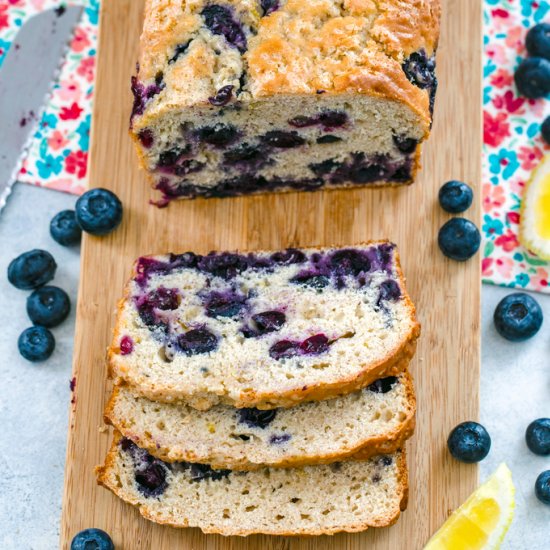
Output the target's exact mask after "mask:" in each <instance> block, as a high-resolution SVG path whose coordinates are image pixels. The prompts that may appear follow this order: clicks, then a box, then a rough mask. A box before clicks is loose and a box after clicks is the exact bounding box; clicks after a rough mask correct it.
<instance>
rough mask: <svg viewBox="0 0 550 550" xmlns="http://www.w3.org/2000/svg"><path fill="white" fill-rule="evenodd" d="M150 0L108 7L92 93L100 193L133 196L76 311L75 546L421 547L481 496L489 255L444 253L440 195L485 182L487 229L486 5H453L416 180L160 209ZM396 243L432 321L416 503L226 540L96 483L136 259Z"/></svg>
mask: <svg viewBox="0 0 550 550" xmlns="http://www.w3.org/2000/svg"><path fill="white" fill-rule="evenodd" d="M142 9H143V5H142V0H103V1H102V10H101V11H102V13H101V32H100V46H99V59H98V75H97V84H96V90H95V98H94V123H93V131H92V146H91V160H90V186H92V187H96V186H100V187H107V188H109V189H112V190H113V191H114V192H116V193H117V194H118V196H119V197H120V198H121V200H122V202H123V204H124V208H125V212H124V221H123V223H122V226H121V227H120V228H119V229H118V230H117V231H116V232H114V233H113V234H112V235H109V236H107V237H104V238H96V237H91V236H85V238H84V242H83V247H82V271H81V281H80V292H79V299H78V309H77V327H76V336H75V355H74V376H75V377H76V389H75V399H74V403H73V404H72V405H71V417H70V428H69V439H68V446H67V463H66V477H65V492H64V503H63V517H62V529H61V547H62V548H68V547H69V546H70V540H71V538H72V537H73V535H74V534H75V533H76V532H78V531H79V530H81V529H83V528H86V527H99V528H102V529H105V530H106V531H108V532H109V533H110V534H111V536H112V537H113V540H114V541H115V545H116V548H117V550H120V549H149V548H151V549H154V550H168V549H173V548H178V549H183V550H191V549H192V550H206V549H212V550H214V549H215V550H256V549H261V550H283V549H285V550H313V549H315V550H327V549H329V548H330V549H335V550H359V549H365V548H370V549H376V550H400V549H403V550H417V549H420V548H422V546H423V544H424V543H425V542H426V540H427V539H428V538H429V536H430V535H431V533H432V532H433V531H435V530H436V529H437V528H438V527H439V526H440V524H441V523H442V522H443V521H444V519H445V518H446V517H447V515H448V514H449V512H450V510H452V509H453V508H455V507H456V506H458V505H459V504H460V503H461V502H462V501H463V500H464V499H465V498H466V497H467V496H468V494H469V493H470V492H471V491H472V490H473V489H474V487H475V486H476V484H477V468H476V467H475V466H469V465H462V464H459V463H458V462H456V461H453V460H452V459H450V457H449V455H448V453H447V451H446V444H445V442H446V437H447V435H448V433H449V431H450V430H451V429H452V427H453V426H454V425H455V424H457V423H458V422H461V421H463V420H468V419H475V418H476V417H477V414H478V384H479V354H480V333H479V318H480V268H479V261H478V260H479V258H478V259H474V260H471V261H469V262H467V263H456V262H453V261H450V260H447V259H446V258H444V257H443V256H442V254H441V253H440V252H439V249H438V247H437V231H438V229H439V227H440V226H441V225H442V224H443V223H444V222H445V220H446V219H447V218H448V217H449V216H448V215H447V214H445V213H444V212H443V211H442V210H441V209H440V208H439V206H438V203H437V191H438V189H439V187H440V185H441V184H442V183H443V182H444V181H446V180H448V179H451V178H454V179H463V180H465V181H467V182H469V183H470V184H472V185H473V186H474V188H475V190H476V197H477V199H478V200H476V202H475V205H474V206H473V207H472V208H471V209H470V210H469V211H468V212H467V214H466V215H467V217H469V218H470V219H472V220H474V221H476V222H478V221H479V217H480V210H479V202H480V201H479V195H480V191H481V186H480V185H479V182H480V162H481V161H480V155H481V22H482V17H481V0H443V22H442V23H443V24H442V29H441V42H440V48H439V51H438V56H437V57H438V68H437V74H438V77H439V81H440V87H439V93H438V97H437V102H436V108H435V124H434V127H433V132H432V136H431V137H430V140H429V142H428V144H427V146H426V147H425V150H424V154H423V170H422V172H421V174H420V177H419V180H418V181H417V182H416V183H415V184H414V185H413V186H411V187H408V188H403V189H387V190H377V191H373V190H369V189H362V190H351V191H327V192H316V193H291V194H288V195H284V196H283V195H280V196H276V195H271V196H269V195H266V196H260V197H252V198H235V199H222V200H217V199H210V200H204V199H203V200H196V201H180V202H177V203H173V204H172V205H170V206H169V207H168V208H167V209H164V210H161V209H158V208H156V207H154V206H150V205H149V204H148V201H149V199H150V198H153V197H155V193H154V192H153V191H152V190H150V189H149V187H148V185H147V184H146V182H145V178H144V175H143V174H142V173H140V172H139V171H138V169H137V165H136V156H135V152H134V150H133V146H132V144H131V142H130V138H129V136H128V133H127V131H128V120H129V112H130V105H131V97H130V91H129V80H130V75H131V74H132V72H133V70H134V67H135V61H136V59H137V46H138V37H139V34H140V30H141V23H142ZM384 237H387V238H390V239H391V240H393V241H394V242H396V243H397V244H398V246H399V248H400V252H401V257H402V261H403V267H404V270H405V274H406V275H407V278H408V286H409V290H410V292H411V295H412V297H413V299H414V300H415V302H416V304H417V307H418V312H419V318H420V321H421V322H422V325H423V334H422V337H421V339H420V343H419V347H418V353H417V356H416V358H415V359H414V361H413V363H412V365H411V369H412V372H413V374H414V376H415V379H416V386H417V392H418V423H417V431H416V435H415V437H414V438H413V440H412V441H411V443H410V444H409V445H408V450H409V462H410V471H411V491H410V500H409V509H408V510H407V512H405V513H404V514H403V516H402V517H401V519H400V520H399V522H398V523H397V524H396V525H395V526H394V527H391V528H389V529H382V530H378V531H376V530H370V531H368V532H367V533H364V534H360V535H346V534H343V535H337V536H335V537H321V538H310V539H292V538H275V537H262V536H255V537H250V538H247V539H239V538H232V539H224V538H223V537H219V536H214V535H209V536H205V535H202V534H201V532H200V531H199V530H198V529H188V530H176V529H172V528H169V527H161V526H157V525H154V524H152V523H150V522H148V521H146V520H144V519H142V518H141V516H140V515H139V513H138V511H137V510H135V509H133V508H132V507H131V506H129V505H127V504H124V503H123V502H121V501H119V500H118V499H117V498H116V497H114V496H113V495H112V494H111V493H110V492H109V491H107V490H106V489H103V488H101V487H98V486H97V485H96V481H95V476H94V466H96V465H97V464H99V463H101V462H102V461H103V458H104V456H105V453H106V451H107V448H108V445H109V442H110V438H111V434H110V430H107V429H106V428H105V427H104V425H103V423H102V411H103V407H104V404H105V401H106V399H107V397H108V392H109V389H110V387H109V382H108V381H107V380H106V364H105V355H106V354H105V352H106V348H107V345H108V343H109V340H110V336H111V331H112V327H113V322H114V309H115V305H116V301H117V299H118V298H119V297H120V295H121V292H122V288H123V285H124V282H125V279H126V278H127V277H128V276H129V273H130V268H131V265H132V261H133V260H134V259H135V258H136V257H137V256H139V255H141V254H150V253H160V252H167V251H173V252H183V251H186V250H194V251H196V252H200V253H205V252H208V251H210V250H212V249H217V250H220V249H229V250H232V249H237V248H241V249H252V250H253V249H256V248H264V249H265V248H279V247H287V246H306V245H316V244H331V243H339V244H353V243H356V242H360V241H364V240H367V239H370V238H374V239H378V238H384Z"/></svg>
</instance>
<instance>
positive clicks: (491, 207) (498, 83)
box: [482, 0, 550, 293]
mask: <svg viewBox="0 0 550 550" xmlns="http://www.w3.org/2000/svg"><path fill="white" fill-rule="evenodd" d="M549 15H550V4H549V3H548V2H541V1H533V0H485V5H484V17H485V35H484V82H483V133H484V145H483V153H484V154H483V225H482V228H483V235H484V245H483V249H482V250H483V264H482V265H483V281H484V282H487V283H493V284H498V285H502V286H507V287H510V288H516V287H517V288H524V289H526V290H535V291H539V292H548V293H550V284H549V281H550V263H548V262H544V261H543V260H540V259H539V258H537V257H536V256H534V255H533V254H530V253H529V251H528V250H525V249H524V248H523V247H522V246H521V245H520V243H519V240H518V234H519V221H520V208H521V198H522V194H523V189H524V187H525V183H526V182H527V181H528V180H529V176H530V174H531V172H532V170H533V169H534V168H535V167H536V166H537V164H538V162H539V161H540V159H541V158H542V157H543V155H544V154H546V153H548V152H550V147H549V146H548V145H547V144H545V143H544V141H543V140H542V137H541V135H540V125H541V123H542V122H543V121H544V119H545V118H546V117H547V116H549V115H550V101H549V100H548V99H539V100H536V101H533V100H528V99H525V98H523V97H519V96H518V92H517V90H516V87H515V85H514V70H515V68H516V67H517V66H518V64H519V62H520V61H521V59H522V58H524V57H526V56H527V51H526V50H525V35H526V34H527V31H528V30H529V28H531V27H532V26H533V25H535V24H537V23H540V22H542V21H548V17H549Z"/></svg>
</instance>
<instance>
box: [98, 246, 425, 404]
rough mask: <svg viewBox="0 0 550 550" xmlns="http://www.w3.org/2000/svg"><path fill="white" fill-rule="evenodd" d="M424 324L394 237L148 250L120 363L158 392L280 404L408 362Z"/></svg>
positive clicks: (135, 387) (117, 337)
mask: <svg viewBox="0 0 550 550" xmlns="http://www.w3.org/2000/svg"><path fill="white" fill-rule="evenodd" d="M418 335H419V325H418V322H417V321H416V316H415V309H414V306H413V304H412V302H411V300H410V298H409V296H408V294H407V291H406V289H405V283H404V278H403V275H402V273H401V269H400V265H399V258H398V254H397V250H396V248H395V246H394V245H393V244H391V243H388V242H385V241H382V242H375V243H370V244H365V245H360V246H355V247H351V248H309V249H304V250H298V249H288V250H285V251H277V252H255V253H248V254H245V253H241V254H239V253H228V252H223V253H214V252H213V253H210V254H208V255H206V256H201V255H197V254H194V253H191V252H188V253H185V254H169V255H162V256H149V257H142V258H140V259H139V260H138V261H137V263H136V265H135V269H134V274H133V276H132V278H131V280H130V281H129V282H128V285H127V287H126V291H125V297H124V298H123V299H122V300H121V302H120V304H119V311H118V317H117V321H116V327H115V334H114V339H113V342H112V345H111V348H110V351H109V358H110V368H111V373H112V375H113V376H114V378H116V379H117V381H118V382H119V383H124V384H126V385H128V386H129V387H130V388H131V390H132V392H133V393H136V394H138V395H143V396H145V397H148V398H150V399H152V400H154V401H165V402H172V401H186V402H187V403H188V404H189V405H191V406H192V407H194V408H198V409H208V408H210V407H212V406H213V405H215V404H217V403H224V404H228V405H232V406H236V407H249V408H250V407H256V408H260V409H272V408H277V407H290V406H294V405H296V404H298V403H300V402H303V401H316V400H321V399H328V398H331V397H336V396H339V395H344V394H346V393H349V392H351V391H355V390H358V389H360V388H362V387H364V386H367V385H369V384H371V383H373V382H374V381H375V380H377V379H379V378H384V377H387V376H393V375H395V374H396V373H398V372H401V371H403V370H404V369H405V368H406V367H407V365H408V363H409V361H410V358H411V357H412V355H413V354H414V351H415V346H416V339H417V337H418Z"/></svg>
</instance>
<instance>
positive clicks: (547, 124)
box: [540, 116, 550, 145]
mask: <svg viewBox="0 0 550 550" xmlns="http://www.w3.org/2000/svg"><path fill="white" fill-rule="evenodd" d="M540 131H541V134H542V139H544V141H546V143H547V144H548V145H550V116H547V117H546V118H545V119H544V122H543V123H542V125H541V127H540Z"/></svg>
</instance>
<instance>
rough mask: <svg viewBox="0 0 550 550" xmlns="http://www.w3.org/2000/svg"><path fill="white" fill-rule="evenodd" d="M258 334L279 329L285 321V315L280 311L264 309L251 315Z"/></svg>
mask: <svg viewBox="0 0 550 550" xmlns="http://www.w3.org/2000/svg"><path fill="white" fill-rule="evenodd" d="M252 320H253V321H254V323H256V326H257V327H258V331H259V332H260V334H267V333H268V332H275V331H277V330H279V329H280V328H281V327H282V326H283V325H284V324H285V321H286V315H285V314H284V313H282V312H281V311H264V312H263V313H257V314H256V315H253V316H252Z"/></svg>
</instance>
